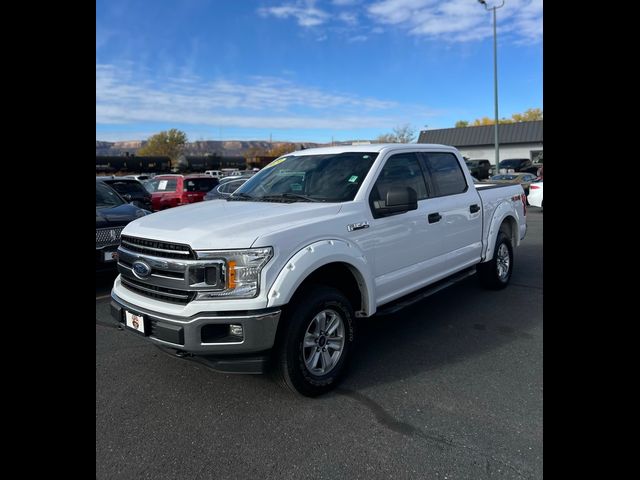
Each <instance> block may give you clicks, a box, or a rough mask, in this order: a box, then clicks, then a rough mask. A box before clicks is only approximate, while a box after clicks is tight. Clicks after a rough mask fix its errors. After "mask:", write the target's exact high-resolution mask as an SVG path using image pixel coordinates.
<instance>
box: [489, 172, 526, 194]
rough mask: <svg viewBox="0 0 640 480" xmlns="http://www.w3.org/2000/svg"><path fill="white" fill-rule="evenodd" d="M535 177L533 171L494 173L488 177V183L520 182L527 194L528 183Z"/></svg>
mask: <svg viewBox="0 0 640 480" xmlns="http://www.w3.org/2000/svg"><path fill="white" fill-rule="evenodd" d="M535 179H536V176H535V175H534V174H533V173H525V172H518V173H501V174H500V175H494V176H493V177H491V178H490V179H489V182H490V183H511V184H520V185H522V189H523V190H524V194H525V195H528V194H529V185H530V184H531V182H533V181H534V180H535Z"/></svg>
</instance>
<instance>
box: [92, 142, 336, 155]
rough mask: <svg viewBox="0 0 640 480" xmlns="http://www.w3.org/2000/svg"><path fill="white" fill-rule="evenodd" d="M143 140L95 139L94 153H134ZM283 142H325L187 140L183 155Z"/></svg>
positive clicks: (241, 151) (243, 151) (239, 152)
mask: <svg viewBox="0 0 640 480" xmlns="http://www.w3.org/2000/svg"><path fill="white" fill-rule="evenodd" d="M145 143H147V142H146V141H145V140H132V141H126V142H104V141H100V140H96V155H127V154H129V155H135V153H136V152H137V151H138V150H139V149H140V148H141V147H142V146H143V145H144V144H145ZM285 143H295V145H296V147H297V148H302V147H303V148H313V147H319V146H324V145H326V144H321V143H310V142H302V143H299V142H271V143H269V142H267V141H261V140H250V141H234V140H228V141H221V140H200V141H196V142H189V143H187V146H186V148H185V152H184V153H185V155H205V154H207V153H211V154H213V153H217V154H218V155H221V156H237V155H241V156H244V155H245V154H246V153H247V151H249V149H258V148H259V149H262V150H269V148H270V147H277V146H279V145H282V144H285Z"/></svg>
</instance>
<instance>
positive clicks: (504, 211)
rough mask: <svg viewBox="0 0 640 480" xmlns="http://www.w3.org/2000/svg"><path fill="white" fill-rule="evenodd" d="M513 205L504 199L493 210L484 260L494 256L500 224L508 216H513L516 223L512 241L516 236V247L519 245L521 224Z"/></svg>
mask: <svg viewBox="0 0 640 480" xmlns="http://www.w3.org/2000/svg"><path fill="white" fill-rule="evenodd" d="M512 210H513V206H512V205H511V203H510V202H509V201H507V200H505V201H503V202H502V203H500V205H498V206H497V207H496V209H495V210H494V212H493V216H492V217H491V223H490V224H489V229H488V230H489V232H488V235H487V237H488V240H487V249H486V251H485V254H484V260H483V262H488V261H490V260H491V259H492V258H493V253H494V252H493V250H494V248H495V246H496V239H497V238H498V233H499V232H500V226H501V225H502V222H504V220H505V219H506V218H508V217H511V218H512V219H513V221H514V223H515V227H514V229H513V230H514V231H512V232H511V237H512V241H513V239H514V238H515V243H514V245H513V246H514V247H517V246H518V243H519V242H520V233H519V229H520V225H519V223H518V219H517V216H516V215H514V214H513V211H512Z"/></svg>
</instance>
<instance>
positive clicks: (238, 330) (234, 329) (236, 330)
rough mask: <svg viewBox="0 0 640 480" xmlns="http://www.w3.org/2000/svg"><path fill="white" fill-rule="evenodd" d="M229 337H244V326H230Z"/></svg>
mask: <svg viewBox="0 0 640 480" xmlns="http://www.w3.org/2000/svg"><path fill="white" fill-rule="evenodd" d="M229 335H233V336H235V337H242V336H243V335H244V332H243V331H242V325H234V324H231V325H229Z"/></svg>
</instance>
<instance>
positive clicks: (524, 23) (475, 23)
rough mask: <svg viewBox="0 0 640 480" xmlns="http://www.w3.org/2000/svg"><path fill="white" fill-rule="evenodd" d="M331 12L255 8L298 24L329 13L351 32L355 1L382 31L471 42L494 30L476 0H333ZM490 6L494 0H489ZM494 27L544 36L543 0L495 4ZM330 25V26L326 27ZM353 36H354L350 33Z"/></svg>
mask: <svg viewBox="0 0 640 480" xmlns="http://www.w3.org/2000/svg"><path fill="white" fill-rule="evenodd" d="M331 3H332V4H333V5H334V7H333V11H332V13H331V14H330V13H328V11H326V10H322V9H320V8H318V7H317V6H316V0H297V1H295V2H294V3H291V2H289V3H284V4H282V5H279V6H275V7H265V8H261V9H259V10H258V12H259V13H260V14H261V15H262V16H274V17H276V18H289V17H292V18H295V19H296V20H297V22H298V24H299V25H300V26H303V27H316V26H318V25H330V21H331V20H332V17H333V18H335V19H336V20H338V21H340V22H342V23H344V24H346V30H344V29H343V33H344V32H345V31H346V32H347V35H350V34H351V35H352V34H353V33H354V31H355V27H356V26H357V25H358V24H361V23H362V22H361V21H360V20H361V18H359V17H358V14H357V13H356V12H354V11H353V5H356V4H362V6H361V7H360V8H361V9H362V10H363V11H366V12H367V14H368V17H369V19H370V20H371V22H372V23H373V25H372V26H370V27H369V28H370V31H371V33H381V31H382V30H381V29H380V25H392V26H394V27H395V28H398V29H400V30H404V31H406V32H407V33H409V34H410V35H414V36H418V37H427V38H433V39H436V40H442V41H446V42H470V41H478V40H482V39H484V38H489V37H491V36H492V35H493V30H492V24H491V14H490V13H489V12H487V11H486V10H485V8H484V7H483V6H482V5H481V4H479V3H478V2H477V1H474V0H375V1H374V2H372V3H369V4H366V3H362V2H360V1H358V0H333V1H332V2H331ZM487 3H488V5H489V6H492V5H494V4H496V2H494V1H493V0H489V1H488V2H487ZM497 17H498V30H499V32H500V31H502V32H503V33H508V34H509V35H510V38H512V39H515V41H516V43H535V42H538V41H540V39H541V38H542V0H507V1H506V2H505V5H504V7H502V8H500V9H498V10H497ZM330 28H331V27H330ZM351 38H356V37H354V36H352V37H351Z"/></svg>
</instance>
